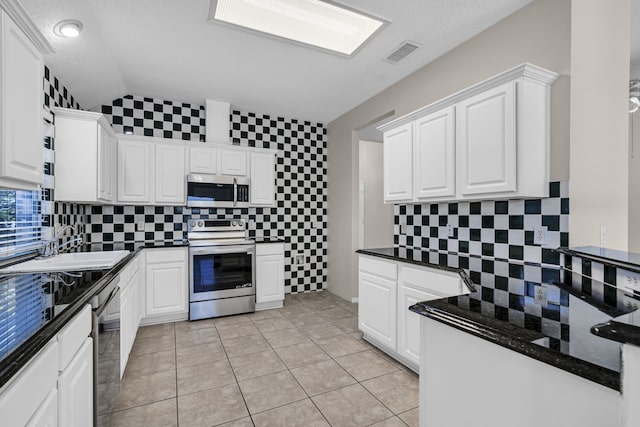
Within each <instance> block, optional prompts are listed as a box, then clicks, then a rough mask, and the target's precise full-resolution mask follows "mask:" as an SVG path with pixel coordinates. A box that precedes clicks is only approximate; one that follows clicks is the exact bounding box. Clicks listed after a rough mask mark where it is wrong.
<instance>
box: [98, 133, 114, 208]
mask: <svg viewBox="0 0 640 427" xmlns="http://www.w3.org/2000/svg"><path fill="white" fill-rule="evenodd" d="M115 156H116V139H115V137H113V136H111V135H109V133H108V132H107V131H106V130H105V129H104V128H103V127H102V126H100V125H98V199H100V200H103V201H106V202H110V201H112V200H113V188H114V184H115V179H114V176H113V175H114V171H115V169H116V161H115Z"/></svg>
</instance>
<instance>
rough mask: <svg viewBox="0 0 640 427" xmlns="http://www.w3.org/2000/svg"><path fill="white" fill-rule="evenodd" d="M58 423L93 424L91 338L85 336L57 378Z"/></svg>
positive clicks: (76, 426)
mask: <svg viewBox="0 0 640 427" xmlns="http://www.w3.org/2000/svg"><path fill="white" fill-rule="evenodd" d="M58 408H59V413H58V425H60V426H65V427H86V426H91V425H92V424H93V339H92V338H86V339H85V341H84V344H82V347H80V350H78V352H77V353H76V355H75V356H74V358H73V359H72V360H71V363H69V365H68V366H67V368H66V369H65V370H64V371H62V373H60V376H59V378H58Z"/></svg>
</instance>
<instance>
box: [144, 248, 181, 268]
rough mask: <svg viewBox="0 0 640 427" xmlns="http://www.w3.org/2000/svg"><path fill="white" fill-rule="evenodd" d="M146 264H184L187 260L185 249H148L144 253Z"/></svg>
mask: <svg viewBox="0 0 640 427" xmlns="http://www.w3.org/2000/svg"><path fill="white" fill-rule="evenodd" d="M146 257H147V263H148V264H158V263H165V262H184V261H186V260H187V248H178V249H149V250H147V251H146Z"/></svg>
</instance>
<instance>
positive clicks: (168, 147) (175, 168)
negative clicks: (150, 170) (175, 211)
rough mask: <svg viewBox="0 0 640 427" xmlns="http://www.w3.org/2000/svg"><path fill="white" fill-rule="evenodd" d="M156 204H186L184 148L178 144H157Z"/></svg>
mask: <svg viewBox="0 0 640 427" xmlns="http://www.w3.org/2000/svg"><path fill="white" fill-rule="evenodd" d="M155 148H156V155H155V160H156V186H155V187H156V189H155V202H156V204H159V205H160V204H168V205H184V204H186V196H185V186H186V182H185V178H186V174H185V171H184V150H185V148H184V147H182V146H179V145H177V144H157V145H156V147H155Z"/></svg>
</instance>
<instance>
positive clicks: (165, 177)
mask: <svg viewBox="0 0 640 427" xmlns="http://www.w3.org/2000/svg"><path fill="white" fill-rule="evenodd" d="M185 149H186V148H185V146H184V143H181V142H164V141H163V140H161V139H155V138H148V137H142V136H128V135H120V136H119V138H118V202H121V203H124V202H133V203H138V204H143V205H145V204H146V205H149V204H151V205H173V206H180V205H185V204H186V203H187V199H186V193H185V187H186V173H185Z"/></svg>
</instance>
